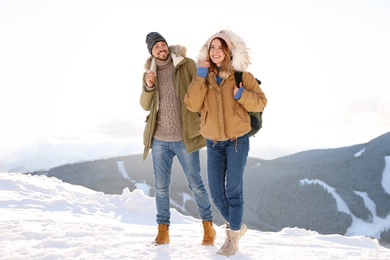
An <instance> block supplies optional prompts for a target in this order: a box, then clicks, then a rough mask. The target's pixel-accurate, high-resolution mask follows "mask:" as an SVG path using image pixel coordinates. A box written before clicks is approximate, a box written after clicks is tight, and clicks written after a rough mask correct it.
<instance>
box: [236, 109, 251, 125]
mask: <svg viewBox="0 0 390 260" xmlns="http://www.w3.org/2000/svg"><path fill="white" fill-rule="evenodd" d="M236 114H237V115H238V116H239V117H240V118H241V120H242V121H244V122H245V123H248V122H249V120H250V118H249V115H248V111H246V110H245V109H244V108H243V107H242V106H238V107H237V108H236Z"/></svg>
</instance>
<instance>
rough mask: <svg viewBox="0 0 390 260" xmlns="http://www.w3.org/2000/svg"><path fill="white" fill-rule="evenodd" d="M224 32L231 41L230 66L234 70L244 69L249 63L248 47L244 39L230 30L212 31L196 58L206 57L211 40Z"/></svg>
mask: <svg viewBox="0 0 390 260" xmlns="http://www.w3.org/2000/svg"><path fill="white" fill-rule="evenodd" d="M221 33H222V34H226V35H227V36H228V37H229V38H230V40H231V42H232V45H233V47H232V49H231V52H232V68H233V69H234V70H236V71H246V70H247V69H248V67H249V65H250V64H251V61H250V57H249V49H248V48H247V47H246V44H245V42H244V40H243V39H242V38H241V37H239V36H238V35H237V34H235V33H234V32H232V31H230V30H221V31H219V32H217V33H214V34H213V35H212V36H211V37H210V38H209V39H208V40H207V41H206V43H205V44H204V45H203V46H202V48H201V49H200V51H199V55H198V57H197V59H198V60H204V59H206V58H207V54H208V51H209V50H208V48H209V45H210V43H211V41H212V40H213V39H214V38H215V37H216V36H218V35H219V34H221Z"/></svg>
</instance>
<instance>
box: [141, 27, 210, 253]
mask: <svg viewBox="0 0 390 260" xmlns="http://www.w3.org/2000/svg"><path fill="white" fill-rule="evenodd" d="M146 45H147V48H148V51H149V53H150V54H151V56H150V57H149V58H148V59H147V60H146V63H145V66H144V67H145V70H146V72H145V73H144V75H143V85H142V93H141V98H140V104H141V106H142V108H143V109H144V110H145V111H150V112H149V115H148V116H147V118H146V126H145V131H144V145H145V149H144V156H143V159H144V160H145V158H146V157H147V155H148V153H149V150H150V149H152V161H153V174H154V187H155V193H156V207H157V216H156V217H157V224H158V234H157V237H156V239H155V241H154V244H155V245H162V244H168V243H169V241H170V239H169V225H170V215H171V214H170V194H169V187H170V180H171V172H172V163H173V159H174V156H177V158H178V160H179V162H180V164H181V166H182V168H183V171H184V174H185V176H186V178H187V182H188V186H189V188H190V190H191V191H192V193H193V195H194V197H195V201H196V204H197V207H198V212H199V215H200V218H201V219H202V223H203V229H204V237H203V241H202V245H214V240H215V237H216V233H215V230H214V227H213V223H212V220H213V216H212V211H211V204H210V200H209V196H208V193H207V190H206V188H205V186H204V184H203V180H202V177H201V175H200V162H199V149H201V148H202V147H204V146H205V145H206V142H205V139H204V138H203V137H202V136H201V135H200V132H199V128H200V117H199V115H198V113H193V112H191V111H189V110H188V109H187V108H186V107H185V106H184V104H183V99H184V96H185V94H186V92H187V88H188V86H189V84H190V83H191V80H192V78H194V77H195V76H196V73H197V68H196V64H195V61H194V60H192V59H190V58H187V57H185V55H186V51H187V49H186V48H185V47H182V46H179V45H175V46H168V44H167V41H166V40H165V38H164V37H163V36H162V35H161V34H159V33H157V32H151V33H149V34H148V35H147V36H146Z"/></svg>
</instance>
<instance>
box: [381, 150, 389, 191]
mask: <svg viewBox="0 0 390 260" xmlns="http://www.w3.org/2000/svg"><path fill="white" fill-rule="evenodd" d="M385 162H386V164H385V169H384V170H383V175H382V187H383V189H384V190H385V192H386V193H387V194H390V156H385Z"/></svg>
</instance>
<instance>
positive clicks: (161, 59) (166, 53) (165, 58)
mask: <svg viewBox="0 0 390 260" xmlns="http://www.w3.org/2000/svg"><path fill="white" fill-rule="evenodd" d="M163 53H164V54H165V55H166V56H165V57H164V58H160V56H159V55H157V57H155V58H156V59H157V60H160V61H166V60H167V59H168V58H169V54H168V52H163Z"/></svg>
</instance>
